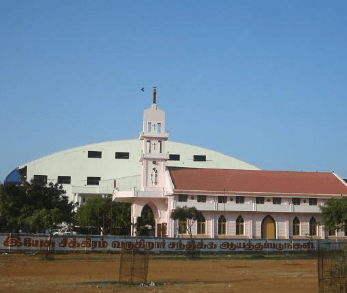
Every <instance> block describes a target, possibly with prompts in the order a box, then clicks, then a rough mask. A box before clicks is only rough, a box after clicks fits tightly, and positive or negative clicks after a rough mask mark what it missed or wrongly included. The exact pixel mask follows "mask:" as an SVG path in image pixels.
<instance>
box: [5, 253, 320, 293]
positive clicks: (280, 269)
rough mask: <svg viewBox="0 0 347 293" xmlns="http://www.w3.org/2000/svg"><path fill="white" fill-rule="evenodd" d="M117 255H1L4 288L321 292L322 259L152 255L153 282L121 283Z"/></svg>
mask: <svg viewBox="0 0 347 293" xmlns="http://www.w3.org/2000/svg"><path fill="white" fill-rule="evenodd" d="M119 259H120V258H119V255H117V254H82V253H80V254H55V255H53V256H52V259H51V260H47V259H46V258H45V255H41V254H6V253H1V254H0V292H125V293H129V292H157V293H160V292H162V293H164V292H191V293H195V292H196V293H197V292H202V293H204V292H240V293H241V292H242V293H263V292H264V293H265V292H266V293H289V292H290V293H293V292H295V293H301V292H303V293H310V292H318V277H317V270H318V269H317V259H316V258H314V257H307V256H303V255H265V256H263V257H260V256H259V255H218V256H215V255H214V256H208V255H206V256H201V257H200V258H199V259H195V260H189V259H187V258H186V257H184V256H173V255H168V256H151V257H150V261H149V272H148V281H149V282H154V283H155V284H156V285H157V286H154V287H140V286H139V285H138V284H137V285H129V284H118V276H119Z"/></svg>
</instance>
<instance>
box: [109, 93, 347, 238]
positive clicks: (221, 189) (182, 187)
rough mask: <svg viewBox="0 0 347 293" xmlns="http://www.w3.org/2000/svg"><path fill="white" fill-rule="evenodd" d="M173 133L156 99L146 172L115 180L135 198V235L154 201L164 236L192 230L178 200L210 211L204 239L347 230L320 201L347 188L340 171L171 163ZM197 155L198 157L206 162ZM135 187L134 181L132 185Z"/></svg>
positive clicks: (147, 124) (199, 229)
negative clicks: (330, 224) (330, 222)
mask: <svg viewBox="0 0 347 293" xmlns="http://www.w3.org/2000/svg"><path fill="white" fill-rule="evenodd" d="M168 138H169V135H168V133H167V132H166V131H165V112H164V111H162V110H159V108H158V105H157V97H156V89H154V90H153V103H152V105H151V107H150V108H149V109H147V110H145V111H144V115H143V129H142V132H141V133H140V136H139V139H140V141H141V142H142V151H141V154H140V155H139V162H140V163H141V177H140V178H141V179H140V184H138V185H137V186H138V187H137V188H136V187H133V186H135V184H132V183H131V182H132V180H133V178H132V177H123V178H118V179H116V180H115V186H116V188H115V190H114V192H113V200H114V201H123V202H129V203H131V220H132V231H131V233H132V236H136V235H137V234H138V233H139V231H138V229H139V225H137V223H138V221H139V219H140V218H141V213H142V211H143V209H144V208H145V207H146V208H148V207H149V208H150V209H151V211H152V213H153V217H154V220H155V225H154V227H153V228H154V234H155V236H157V237H190V236H189V235H188V232H187V223H186V222H180V221H178V220H172V219H171V218H170V215H171V212H172V211H173V210H174V209H175V208H177V207H184V206H186V207H196V208H197V209H198V210H199V211H201V212H202V214H203V218H202V219H201V220H199V221H197V222H195V223H194V224H193V227H192V234H193V237H196V238H226V239H261V238H267V239H312V238H320V239H324V238H334V237H335V238H336V237H347V231H325V229H324V226H323V225H322V219H321V216H320V207H321V206H323V205H324V203H325V201H326V200H327V199H329V198H331V197H341V196H346V195H347V184H346V182H344V181H343V180H342V179H341V178H339V177H338V175H337V174H335V173H324V172H293V171H264V170H259V169H257V168H254V166H251V165H250V168H247V167H243V168H203V167H185V166H168V164H167V163H168V161H169V159H170V158H172V154H169V153H167V151H166V148H165V147H166V143H167V140H168ZM204 160H206V157H205V156H204V155H199V154H196V155H194V161H204ZM125 186H131V188H128V189H127V188H124V187H125Z"/></svg>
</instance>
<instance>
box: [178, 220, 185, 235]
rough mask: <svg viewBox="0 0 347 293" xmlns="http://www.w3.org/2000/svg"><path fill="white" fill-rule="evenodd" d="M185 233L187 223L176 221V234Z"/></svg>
mask: <svg viewBox="0 0 347 293" xmlns="http://www.w3.org/2000/svg"><path fill="white" fill-rule="evenodd" d="M186 233H187V222H186V221H182V220H179V221H178V234H186Z"/></svg>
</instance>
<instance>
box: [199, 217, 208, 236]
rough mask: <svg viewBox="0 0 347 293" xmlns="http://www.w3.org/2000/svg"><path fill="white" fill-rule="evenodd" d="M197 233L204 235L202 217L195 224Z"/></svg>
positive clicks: (204, 224)
mask: <svg viewBox="0 0 347 293" xmlns="http://www.w3.org/2000/svg"><path fill="white" fill-rule="evenodd" d="M197 233H198V234H206V220H205V218H204V216H202V217H201V219H199V220H198V222H197Z"/></svg>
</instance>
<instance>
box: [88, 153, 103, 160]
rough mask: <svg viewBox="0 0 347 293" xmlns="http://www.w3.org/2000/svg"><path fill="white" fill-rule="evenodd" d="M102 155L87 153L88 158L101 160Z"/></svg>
mask: <svg viewBox="0 0 347 293" xmlns="http://www.w3.org/2000/svg"><path fill="white" fill-rule="evenodd" d="M101 157H102V153H101V152H97V151H88V158H96V159H101Z"/></svg>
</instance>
